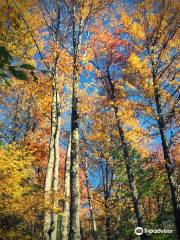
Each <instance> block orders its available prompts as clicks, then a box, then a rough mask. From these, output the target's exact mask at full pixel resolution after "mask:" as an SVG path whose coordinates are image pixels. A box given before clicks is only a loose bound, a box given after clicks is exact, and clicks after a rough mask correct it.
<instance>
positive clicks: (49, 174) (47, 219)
mask: <svg viewBox="0 0 180 240" xmlns="http://www.w3.org/2000/svg"><path fill="white" fill-rule="evenodd" d="M55 133H56V92H55V89H54V86H53V99H52V107H51V139H50V146H49V159H48V166H47V171H46V178H45V195H44V200H45V205H48V206H47V209H46V210H45V214H44V225H43V239H44V240H49V239H50V237H49V230H50V227H51V210H50V206H49V204H51V194H52V181H53V169H54V145H55V142H54V136H55Z"/></svg>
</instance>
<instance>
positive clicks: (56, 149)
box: [51, 83, 60, 240]
mask: <svg viewBox="0 0 180 240" xmlns="http://www.w3.org/2000/svg"><path fill="white" fill-rule="evenodd" d="M56 84H57V83H56ZM59 103H60V99H59V93H58V87H57V86H56V132H55V136H54V173H53V210H52V224H53V225H54V227H53V229H54V230H53V231H52V234H51V240H56V236H57V227H58V213H57V210H58V199H57V193H58V182H59V181H58V176H59V135H60V106H59Z"/></svg>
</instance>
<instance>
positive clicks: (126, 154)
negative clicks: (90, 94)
mask: <svg viewBox="0 0 180 240" xmlns="http://www.w3.org/2000/svg"><path fill="white" fill-rule="evenodd" d="M107 78H108V81H109V85H110V89H111V90H110V96H111V98H112V100H113V102H114V105H113V108H114V113H115V118H116V122H117V128H118V132H119V136H120V142H121V146H122V151H123V156H124V160H125V165H126V171H127V176H128V181H129V188H130V193H131V197H132V201H133V205H134V211H135V216H136V219H137V224H138V227H141V228H144V222H143V217H142V214H141V211H140V207H139V198H138V193H137V189H136V185H135V180H134V176H133V171H132V166H131V159H130V157H129V151H128V145H127V143H126V140H125V136H124V130H123V127H122V124H121V122H120V119H119V117H118V107H117V106H116V92H115V88H114V85H113V82H112V79H111V76H110V73H109V68H108V69H107ZM146 239H148V237H147V235H146V234H142V235H141V240H146Z"/></svg>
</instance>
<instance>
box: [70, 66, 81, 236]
mask: <svg viewBox="0 0 180 240" xmlns="http://www.w3.org/2000/svg"><path fill="white" fill-rule="evenodd" d="M78 83H79V75H78V69H77V66H76V64H75V66H74V79H73V96H72V125H71V134H72V140H71V168H70V189H71V206H70V234H69V239H70V240H79V239H80V219H79V217H80V216H79V211H80V193H79V126H78V120H79V116H78V106H77V104H78Z"/></svg>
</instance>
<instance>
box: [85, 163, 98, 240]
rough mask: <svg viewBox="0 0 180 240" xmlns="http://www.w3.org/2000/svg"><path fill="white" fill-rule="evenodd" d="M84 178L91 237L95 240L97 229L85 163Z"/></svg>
mask: <svg viewBox="0 0 180 240" xmlns="http://www.w3.org/2000/svg"><path fill="white" fill-rule="evenodd" d="M85 178H86V187H87V194H88V203H89V212H90V216H91V225H92V235H93V239H95V240H97V239H98V236H97V227H96V221H95V217H94V212H93V205H92V196H91V192H90V188H89V178H88V171H87V161H86V162H85Z"/></svg>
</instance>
